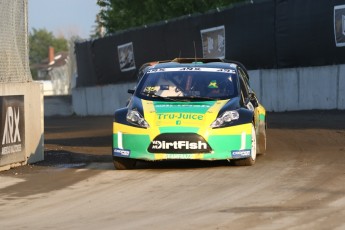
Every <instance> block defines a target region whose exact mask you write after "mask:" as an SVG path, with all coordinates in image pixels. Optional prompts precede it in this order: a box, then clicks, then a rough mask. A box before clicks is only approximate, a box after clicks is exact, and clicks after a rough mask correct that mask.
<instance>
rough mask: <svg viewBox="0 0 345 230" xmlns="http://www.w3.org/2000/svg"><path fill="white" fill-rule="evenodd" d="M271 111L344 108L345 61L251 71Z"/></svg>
mask: <svg viewBox="0 0 345 230" xmlns="http://www.w3.org/2000/svg"><path fill="white" fill-rule="evenodd" d="M249 75H250V82H251V85H252V87H253V89H254V90H255V92H256V93H257V96H258V97H259V99H260V101H261V103H262V104H263V105H264V106H265V108H266V109H267V110H268V111H275V112H283V111H297V110H311V109H321V110H329V109H345V65H334V66H322V67H308V68H291V69H278V70H277V69H275V70H254V71H249Z"/></svg>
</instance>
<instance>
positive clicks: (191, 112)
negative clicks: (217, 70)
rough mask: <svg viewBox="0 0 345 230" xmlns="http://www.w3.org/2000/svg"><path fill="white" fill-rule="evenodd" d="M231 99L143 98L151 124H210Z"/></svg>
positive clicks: (144, 113) (144, 107) (144, 111)
mask: <svg viewBox="0 0 345 230" xmlns="http://www.w3.org/2000/svg"><path fill="white" fill-rule="evenodd" d="M228 101H229V100H220V101H201V102H200V101H198V102H166V101H145V100H142V109H143V115H144V118H145V120H146V121H147V122H148V123H149V124H150V126H151V127H152V126H156V127H164V126H169V127H171V126H174V127H201V126H205V125H206V126H209V125H210V124H211V123H212V122H213V121H214V120H215V119H216V118H217V116H218V114H219V111H220V110H221V109H222V108H223V107H224V105H225V104H227V102H228Z"/></svg>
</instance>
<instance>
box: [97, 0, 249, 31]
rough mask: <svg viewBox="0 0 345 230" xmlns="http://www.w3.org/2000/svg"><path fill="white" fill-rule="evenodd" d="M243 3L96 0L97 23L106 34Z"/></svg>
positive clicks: (225, 1) (231, 0)
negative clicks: (98, 9) (104, 29)
mask: <svg viewBox="0 0 345 230" xmlns="http://www.w3.org/2000/svg"><path fill="white" fill-rule="evenodd" d="M245 1H246V0H165V1H161V0H145V1H143V0H97V4H98V5H99V6H100V7H101V11H100V13H99V17H100V24H101V25H102V26H104V27H105V28H106V29H107V32H108V33H113V32H116V31H118V30H123V29H127V28H130V27H135V26H142V25H145V24H150V23H153V22H158V21H162V20H167V19H171V18H175V17H179V16H182V15H188V14H195V13H205V12H207V11H209V10H212V9H216V8H222V7H226V6H229V5H230V4H234V3H237V2H245Z"/></svg>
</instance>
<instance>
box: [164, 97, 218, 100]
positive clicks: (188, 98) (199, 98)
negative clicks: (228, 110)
mask: <svg viewBox="0 0 345 230" xmlns="http://www.w3.org/2000/svg"><path fill="white" fill-rule="evenodd" d="M170 98H174V99H178V100H200V101H216V100H218V99H217V98H212V97H200V96H181V97H170Z"/></svg>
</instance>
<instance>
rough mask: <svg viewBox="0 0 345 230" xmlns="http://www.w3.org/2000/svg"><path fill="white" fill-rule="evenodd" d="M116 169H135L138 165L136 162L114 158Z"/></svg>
mask: <svg viewBox="0 0 345 230" xmlns="http://www.w3.org/2000/svg"><path fill="white" fill-rule="evenodd" d="M113 163H114V167H115V169H117V170H127V169H134V168H135V165H136V163H137V161H136V160H134V159H130V158H123V157H113Z"/></svg>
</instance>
